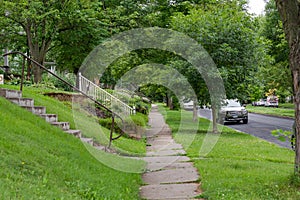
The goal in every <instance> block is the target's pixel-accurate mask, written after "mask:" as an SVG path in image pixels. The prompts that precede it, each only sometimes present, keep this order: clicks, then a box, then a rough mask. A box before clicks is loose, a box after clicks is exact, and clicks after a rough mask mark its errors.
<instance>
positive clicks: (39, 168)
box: [0, 88, 145, 199]
mask: <svg viewBox="0 0 300 200" xmlns="http://www.w3.org/2000/svg"><path fill="white" fill-rule="evenodd" d="M43 92H44V90H43ZM24 96H25V97H31V98H34V99H35V104H36V105H43V106H46V107H47V113H57V114H58V115H59V119H60V121H69V122H71V127H72V128H77V127H76V126H77V123H76V120H77V119H76V117H77V118H79V119H80V120H81V121H82V122H84V123H83V124H82V126H84V127H85V128H86V129H85V130H84V134H86V135H88V136H93V134H94V135H95V137H98V136H97V133H99V124H98V123H97V120H95V119H94V118H93V117H92V116H87V115H85V113H81V112H78V113H79V114H78V113H76V114H75V115H74V113H73V110H72V109H71V107H70V104H68V103H63V102H59V101H57V100H55V99H52V98H50V97H47V96H44V95H42V91H39V90H36V89H32V88H25V89H24ZM0 110H1V112H0V119H1V120H0V160H1V162H0V168H1V170H0V199H138V198H139V187H140V185H141V184H142V180H141V175H140V174H139V173H128V172H126V171H129V170H132V169H129V168H135V170H132V171H135V172H141V171H143V169H144V163H143V162H141V161H136V162H135V161H132V160H129V161H128V162H126V161H124V162H121V164H119V165H120V166H116V165H117V164H118V161H120V157H118V156H112V155H111V154H107V153H104V152H102V151H99V150H95V149H94V148H91V147H90V146H88V145H84V144H83V143H82V142H81V141H80V140H79V139H77V138H75V137H73V136H71V135H68V134H66V133H64V132H62V131H61V130H60V129H59V128H56V127H53V126H51V125H50V124H48V123H46V122H45V121H44V120H43V119H42V118H40V117H38V116H35V115H32V114H31V113H29V112H28V111H26V110H24V109H22V108H20V107H18V106H16V105H14V104H11V103H10V102H9V101H7V100H5V99H4V98H1V97H0ZM75 112H77V111H76V110H75ZM74 116H76V117H74ZM91 119H92V120H91ZM100 130H102V131H103V132H104V134H103V135H102V136H106V132H107V133H108V132H109V131H108V130H107V129H104V128H102V129H100ZM102 136H101V137H102ZM98 139H100V136H99V138H98ZM114 145H115V146H116V147H118V148H120V149H122V150H124V151H130V152H135V153H138V154H143V153H144V152H145V144H144V142H143V141H135V140H131V139H128V138H121V139H120V140H119V141H118V143H116V144H114ZM91 152H92V153H91ZM104 157H105V158H107V159H106V161H107V163H105V162H101V159H102V158H104ZM111 163H116V165H114V166H115V167H116V168H117V169H118V170H116V169H113V168H114V166H111V165H110V164H111ZM124 163H126V164H124ZM126 167H127V169H126ZM120 168H122V169H124V170H123V171H122V170H119V169H120Z"/></svg>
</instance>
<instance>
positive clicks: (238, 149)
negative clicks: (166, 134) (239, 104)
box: [160, 106, 300, 200]
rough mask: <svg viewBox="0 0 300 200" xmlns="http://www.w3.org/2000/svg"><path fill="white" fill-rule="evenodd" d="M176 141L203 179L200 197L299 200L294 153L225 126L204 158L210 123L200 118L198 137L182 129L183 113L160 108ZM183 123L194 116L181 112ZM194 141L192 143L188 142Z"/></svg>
mask: <svg viewBox="0 0 300 200" xmlns="http://www.w3.org/2000/svg"><path fill="white" fill-rule="evenodd" d="M160 110H161V111H163V112H162V113H163V115H164V117H165V119H166V122H167V123H168V124H169V126H170V127H171V129H172V132H173V134H174V136H175V137H174V138H175V139H176V140H177V142H179V143H182V144H183V146H184V148H185V149H186V152H187V155H188V156H189V157H190V158H191V159H192V160H193V162H194V164H195V167H197V169H198V170H199V173H200V176H201V188H202V189H203V191H204V192H203V194H202V195H201V196H202V197H204V198H207V199H218V200H219V199H226V200H227V199H264V200H265V199H300V190H299V187H297V186H295V185H293V184H291V179H292V178H291V177H292V174H293V160H294V153H293V152H292V151H291V150H288V149H284V148H280V147H278V146H276V145H274V144H271V143H268V142H266V141H263V140H261V139H258V138H255V137H253V136H251V135H247V134H243V133H239V132H236V131H234V130H232V129H230V128H227V127H224V128H223V131H222V134H221V135H220V137H219V140H218V142H217V143H216V145H215V146H214V148H213V149H212V151H211V152H210V153H208V154H207V155H206V156H205V157H202V158H200V157H199V151H200V148H201V146H202V144H203V141H204V138H205V136H206V135H207V134H206V133H207V130H208V127H209V123H210V122H209V121H208V120H206V119H200V121H199V128H198V133H197V134H191V131H190V130H189V129H188V127H189V126H185V125H183V126H181V132H180V133H178V128H179V124H180V120H181V117H180V112H179V111H170V110H165V109H164V108H163V107H162V106H160ZM182 112H183V114H182V121H189V122H190V121H191V120H192V113H191V112H186V111H182ZM189 140H192V141H193V142H192V143H191V144H189V143H188V142H187V141H189Z"/></svg>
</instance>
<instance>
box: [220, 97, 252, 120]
mask: <svg viewBox="0 0 300 200" xmlns="http://www.w3.org/2000/svg"><path fill="white" fill-rule="evenodd" d="M219 119H220V120H219V122H220V123H225V122H237V123H238V122H241V121H242V122H243V123H244V124H247V123H248V111H247V110H246V108H245V107H243V106H242V105H241V103H240V102H239V101H238V100H235V99H230V100H226V101H225V102H224V105H223V106H222V107H221V109H220V113H219Z"/></svg>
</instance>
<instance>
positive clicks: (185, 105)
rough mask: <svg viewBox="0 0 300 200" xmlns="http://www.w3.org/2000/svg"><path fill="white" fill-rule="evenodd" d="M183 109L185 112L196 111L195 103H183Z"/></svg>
mask: <svg viewBox="0 0 300 200" xmlns="http://www.w3.org/2000/svg"><path fill="white" fill-rule="evenodd" d="M183 108H184V109H185V110H193V109H194V102H193V101H189V102H185V103H183ZM196 108H197V109H199V108H200V107H199V106H198V105H197V106H196Z"/></svg>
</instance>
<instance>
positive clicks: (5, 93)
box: [0, 88, 22, 98]
mask: <svg viewBox="0 0 300 200" xmlns="http://www.w3.org/2000/svg"><path fill="white" fill-rule="evenodd" d="M0 96H2V97H5V98H21V97H22V92H21V91H17V90H9V89H4V88H0Z"/></svg>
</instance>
